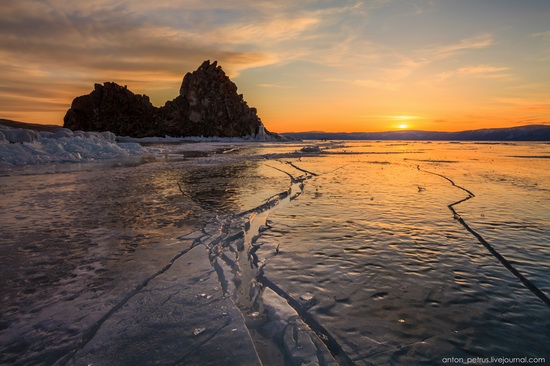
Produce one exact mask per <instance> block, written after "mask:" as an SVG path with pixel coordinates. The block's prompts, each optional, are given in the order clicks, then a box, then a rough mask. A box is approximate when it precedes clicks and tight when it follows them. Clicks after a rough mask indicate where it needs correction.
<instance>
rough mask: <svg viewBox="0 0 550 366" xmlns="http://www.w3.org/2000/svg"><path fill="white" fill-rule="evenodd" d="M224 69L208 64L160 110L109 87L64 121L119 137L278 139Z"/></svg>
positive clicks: (78, 103) (77, 103)
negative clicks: (255, 137) (238, 91)
mask: <svg viewBox="0 0 550 366" xmlns="http://www.w3.org/2000/svg"><path fill="white" fill-rule="evenodd" d="M256 113H257V112H256V109H255V108H250V107H249V106H248V105H247V103H246V102H245V101H244V99H243V96H242V94H238V93H237V86H236V85H235V84H234V83H233V82H232V81H231V80H229V78H228V77H227V76H226V75H225V72H224V71H223V70H222V68H221V66H218V65H217V62H216V61H214V62H213V63H210V61H205V62H203V64H202V65H201V66H200V67H199V68H198V69H197V70H196V71H194V72H192V73H187V75H185V77H184V78H183V82H182V84H181V88H180V95H179V96H178V97H176V98H175V99H174V100H171V101H168V102H166V104H165V105H164V106H163V107H160V108H157V107H155V106H153V105H152V104H151V102H150V101H149V97H148V96H146V95H140V94H134V93H132V92H131V91H130V90H128V89H127V88H126V87H125V86H124V87H123V86H120V85H118V84H116V83H111V82H106V83H104V84H103V85H100V84H95V87H94V90H93V91H92V92H91V93H90V94H88V95H83V96H80V97H77V98H75V99H74V100H73V103H72V105H71V108H70V109H69V110H68V111H67V114H66V115H65V118H64V125H63V126H64V127H66V128H69V129H71V130H83V131H111V132H113V133H115V134H117V135H121V136H131V137H146V136H165V135H168V136H217V137H243V136H258V137H262V136H263V137H264V138H265V137H276V134H273V133H270V132H268V131H267V130H265V129H264V126H263V124H262V122H261V120H260V118H259V117H258V116H257V114H256Z"/></svg>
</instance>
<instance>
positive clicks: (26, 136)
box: [2, 128, 40, 144]
mask: <svg viewBox="0 0 550 366" xmlns="http://www.w3.org/2000/svg"><path fill="white" fill-rule="evenodd" d="M2 132H3V133H4V136H6V138H7V140H8V141H9V142H11V143H12V144H14V143H23V142H33V141H36V140H38V139H39V138H40V135H39V134H38V132H36V131H34V130H25V129H21V128H13V129H6V130H3V131H2Z"/></svg>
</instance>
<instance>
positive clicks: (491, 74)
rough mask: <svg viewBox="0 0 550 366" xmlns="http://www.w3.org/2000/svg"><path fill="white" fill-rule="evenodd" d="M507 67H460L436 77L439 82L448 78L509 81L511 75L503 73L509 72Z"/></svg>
mask: <svg viewBox="0 0 550 366" xmlns="http://www.w3.org/2000/svg"><path fill="white" fill-rule="evenodd" d="M509 70H510V68H509V67H498V66H490V65H477V66H468V67H461V68H458V69H456V70H452V71H447V72H443V73H440V74H439V75H437V79H438V80H439V81H443V80H447V79H450V78H469V77H471V78H483V79H510V78H511V77H512V75H511V74H510V73H507V72H505V71H509Z"/></svg>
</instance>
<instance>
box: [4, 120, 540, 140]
mask: <svg viewBox="0 0 550 366" xmlns="http://www.w3.org/2000/svg"><path fill="white" fill-rule="evenodd" d="M0 125H4V126H7V127H12V128H24V129H31V130H36V131H50V132H51V131H53V130H55V129H58V128H62V127H63V126H59V125H42V124H37V123H28V122H20V121H13V120H9V119H0ZM279 135H281V136H286V137H290V138H292V139H295V140H363V141H369V140H374V141H376V140H381V141H464V142H466V141H488V142H490V141H538V142H549V141H550V125H525V126H519V127H508V128H484V129H477V130H468V131H459V132H440V131H420V130H402V131H386V132H323V131H312V132H285V133H280V134H279Z"/></svg>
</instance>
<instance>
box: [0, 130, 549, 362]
mask: <svg viewBox="0 0 550 366" xmlns="http://www.w3.org/2000/svg"><path fill="white" fill-rule="evenodd" d="M305 145H307V144H304V143H295V144H274V143H265V144H259V143H199V144H184V145H178V144H171V145H164V146H163V145H154V146H153V147H151V149H155V151H156V158H136V159H132V160H117V161H113V160H109V161H104V162H100V163H86V164H53V165H47V166H39V167H38V166H37V167H27V168H22V169H19V170H18V169H15V170H12V171H10V172H8V173H6V174H5V175H4V176H1V177H0V197H2V198H1V202H0V222H1V226H0V234H1V235H0V254H1V259H0V260H1V262H2V263H1V266H2V267H1V268H2V277H1V279H0V286H1V288H2V297H1V303H0V353H1V356H0V363H2V364H41V363H42V364H53V363H57V364H89V363H91V364H106V363H107V362H108V361H110V362H112V361H113V360H116V362H117V364H128V365H130V364H136V362H142V363H145V364H154V363H155V364H198V363H201V364H220V363H221V364H223V362H229V364H232V363H235V362H236V363H242V364H249V363H250V362H254V357H255V354H254V355H252V356H251V352H252V353H254V352H253V348H252V346H251V344H252V342H251V343H250V345H248V346H247V345H243V346H241V347H237V349H236V350H232V351H231V352H233V353H231V352H229V351H228V353H227V354H226V355H225V354H223V353H222V354H221V355H217V356H214V355H213V354H212V352H214V351H212V352H210V351H208V346H209V345H211V344H213V343H215V342H214V341H215V340H216V339H224V340H225V341H224V342H230V341H229V340H230V339H231V337H245V338H246V337H248V334H249V333H250V335H251V338H252V341H253V343H254V345H255V348H256V350H257V352H258V353H259V356H260V358H261V360H262V362H263V364H265V365H277V364H292V362H295V363H297V362H298V361H300V360H302V361H306V360H315V358H316V359H317V361H316V362H320V363H327V364H328V363H330V362H332V361H331V360H332V358H334V359H335V360H336V361H337V362H339V363H340V364H357V365H362V364H367V365H368V364H408V365H415V364H443V363H444V359H446V358H451V357H455V358H463V359H464V360H466V359H468V358H473V357H483V358H485V357H488V358H490V357H509V358H512V357H545V358H546V360H550V352H549V351H548V350H549V345H550V300H549V298H550V276H549V273H548V268H550V229H549V228H550V145H549V144H546V143H506V144H498V143H491V144H482V143H448V142H434V143H428V142H414V143H412V142H371V141H358V142H323V143H317V145H318V146H319V147H320V148H321V150H320V152H316V150H315V149H311V150H312V152H310V153H301V152H296V151H297V150H300V149H301V148H302V147H303V146H305ZM312 145H313V144H312ZM159 151H161V153H159ZM266 288H267V289H268V290H265V289H266ZM287 303H288V304H289V305H287ZM281 314H287V315H288V314H290V315H289V316H287V317H286V318H285V316H281ZM237 315H238V316H237ZM239 317H241V318H239ZM278 318H281V319H283V320H282V321H279V322H277V321H276V319H278ZM291 318H292V319H293V320H289V319H291ZM294 319H297V321H298V322H299V323H296V322H295V320H294ZM245 324H246V325H247V328H248V329H246V328H245V327H244V325H245ZM281 324H282V325H281ZM289 324H290V325H289ZM241 328H242V329H241ZM289 329H292V332H290V331H289ZM226 333H227V334H226ZM291 333H292V334H291ZM303 335H305V338H303ZM201 337H204V338H201ZM220 337H221V338H220ZM224 337H225V338H224ZM303 339H306V341H303ZM293 342H294V343H293ZM228 344H229V343H228ZM293 344H294V346H293ZM308 347H309V348H308ZM308 349H311V350H313V351H312V352H310V354H307V352H305V351H304V350H308ZM251 350H252V351H251ZM312 353H313V356H312ZM247 357H250V359H249V358H247ZM312 357H313V358H312ZM222 360H225V361H223V362H222Z"/></svg>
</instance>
